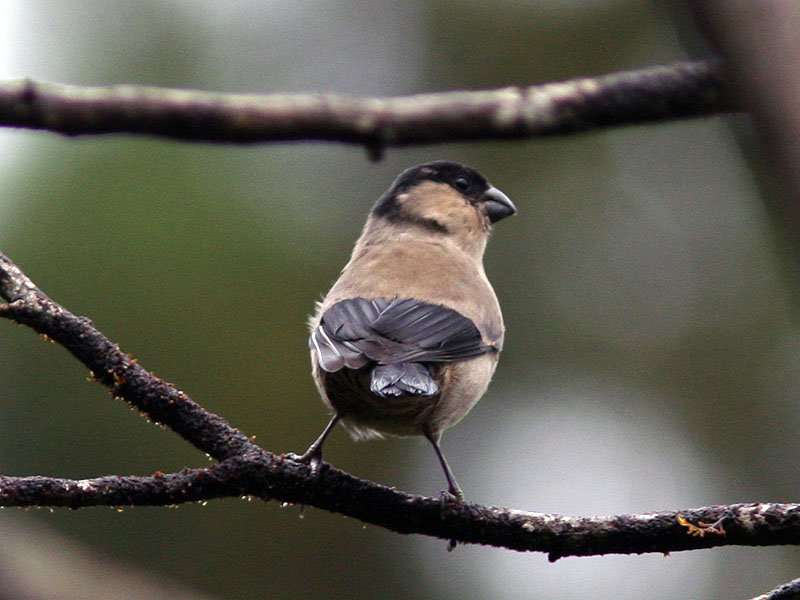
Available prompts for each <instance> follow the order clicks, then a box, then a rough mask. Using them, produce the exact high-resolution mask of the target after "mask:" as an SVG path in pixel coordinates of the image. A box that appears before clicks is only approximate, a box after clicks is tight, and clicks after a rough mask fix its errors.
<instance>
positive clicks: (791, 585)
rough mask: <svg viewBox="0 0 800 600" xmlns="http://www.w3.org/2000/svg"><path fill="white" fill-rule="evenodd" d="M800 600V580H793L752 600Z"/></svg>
mask: <svg viewBox="0 0 800 600" xmlns="http://www.w3.org/2000/svg"><path fill="white" fill-rule="evenodd" d="M797 598H800V579H792V580H791V581H789V582H788V583H784V584H783V585H781V586H778V587H776V588H775V589H774V590H772V591H770V592H767V593H766V594H761V595H760V596H756V597H755V598H753V599H752V600H797Z"/></svg>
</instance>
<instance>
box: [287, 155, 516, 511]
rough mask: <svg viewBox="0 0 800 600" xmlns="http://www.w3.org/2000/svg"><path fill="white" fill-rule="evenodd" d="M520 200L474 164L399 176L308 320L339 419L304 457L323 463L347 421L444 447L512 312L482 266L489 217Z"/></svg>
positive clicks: (355, 428)
mask: <svg viewBox="0 0 800 600" xmlns="http://www.w3.org/2000/svg"><path fill="white" fill-rule="evenodd" d="M515 212H516V208H515V207H514V205H513V204H512V203H511V201H510V200H509V199H508V197H506V196H505V194H503V193H502V192H500V191H499V190H498V189H496V188H494V187H492V186H491V185H490V184H489V183H488V182H487V181H486V179H485V178H484V177H483V176H482V175H481V174H480V173H478V172H477V171H475V170H474V169H472V168H470V167H466V166H463V165H460V164H457V163H453V162H447V161H437V162H432V163H427V164H423V165H419V166H417V167H413V168H411V169H408V170H407V171H405V172H403V173H402V174H400V176H399V177H398V178H397V179H396V180H395V181H394V183H393V184H392V187H391V188H389V190H388V191H387V192H386V193H385V194H384V195H383V196H382V197H381V199H380V200H379V201H378V203H377V204H376V205H375V207H374V208H373V210H372V212H371V214H370V216H369V218H368V219H367V223H366V225H365V226H364V231H363V233H362V234H361V237H360V238H359V239H358V241H357V242H356V245H355V248H354V249H353V254H352V257H351V258H350V262H348V263H347V265H346V266H345V268H344V269H343V270H342V273H341V275H340V277H339V279H338V281H337V282H336V283H335V284H334V285H333V287H332V288H331V290H330V291H329V292H328V294H327V296H326V297H325V299H324V300H323V301H322V302H320V303H318V305H317V311H316V314H315V315H314V316H313V317H312V318H311V319H310V321H309V325H310V328H311V336H310V338H309V346H310V348H311V363H312V373H313V376H314V380H315V382H316V384H317V388H318V389H319V391H320V394H321V395H322V399H323V400H324V401H325V403H326V404H327V405H328V407H329V408H330V409H331V411H333V418H332V419H331V421H330V423H329V424H328V426H327V427H326V428H325V431H323V433H322V435H321V436H320V437H319V439H318V440H317V441H316V442H314V444H312V446H311V447H310V448H309V449H308V451H307V452H306V453H305V454H304V455H303V456H302V457H300V459H301V460H304V461H306V462H310V463H311V465H312V468H314V469H315V470H316V469H318V468H319V464H320V462H321V460H322V444H323V442H324V441H325V438H326V437H327V435H328V434H329V433H330V431H331V430H332V428H333V427H334V426H335V424H336V423H337V422H339V421H341V422H342V424H343V425H344V426H345V427H346V428H347V429H348V430H349V431H350V432H351V433H352V434H353V435H354V436H355V437H358V438H372V437H381V436H382V435H383V434H389V435H424V436H425V437H426V438H427V439H428V440H430V442H431V444H433V447H434V450H435V451H436V455H437V457H438V459H439V461H440V463H441V465H442V468H443V470H444V473H445V476H446V478H447V483H448V490H449V492H450V493H451V494H453V495H454V496H456V497H457V498H462V497H463V496H462V494H461V490H460V489H459V487H458V484H457V483H456V481H455V478H454V477H453V475H452V472H451V471H450V468H449V467H448V465H447V462H446V460H445V458H444V455H443V454H442V452H441V450H440V447H439V440H440V438H441V434H442V431H444V430H445V429H446V428H448V427H450V426H451V425H454V424H455V423H456V422H458V421H459V420H460V419H461V418H462V417H463V416H464V415H466V414H467V412H469V410H470V409H471V408H472V407H473V406H474V405H475V403H476V402H477V401H478V400H479V399H480V398H481V396H483V394H484V392H485V391H486V388H487V386H488V385H489V380H490V379H491V377H492V374H493V373H494V369H495V367H496V365H497V358H498V354H499V352H500V350H501V349H502V346H503V333H504V327H503V317H502V314H501V312H500V305H499V304H498V302H497V297H496V296H495V293H494V290H493V289H492V286H491V284H490V283H489V280H488V279H487V278H486V274H485V272H484V269H483V252H484V250H485V248H486V243H487V241H488V239H489V232H490V229H491V224H492V223H494V222H496V221H499V220H500V219H502V218H504V217H506V216H509V215H511V214H514V213H515Z"/></svg>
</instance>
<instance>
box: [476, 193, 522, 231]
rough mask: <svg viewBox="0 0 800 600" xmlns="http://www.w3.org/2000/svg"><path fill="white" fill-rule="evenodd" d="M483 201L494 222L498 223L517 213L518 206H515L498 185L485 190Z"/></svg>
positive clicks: (490, 218)
mask: <svg viewBox="0 0 800 600" xmlns="http://www.w3.org/2000/svg"><path fill="white" fill-rule="evenodd" d="M481 202H483V204H484V206H486V214H487V215H488V216H489V220H490V221H491V222H492V223H497V222H498V221H499V220H500V219H505V218H506V217H508V216H510V215H515V214H517V207H516V206H514V203H513V202H511V199H510V198H509V197H508V196H506V195H505V194H504V193H503V192H501V191H500V190H498V189H497V188H496V187H490V188H489V189H488V190H486V191H485V192H483V195H482V196H481Z"/></svg>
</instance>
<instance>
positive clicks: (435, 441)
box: [425, 427, 464, 552]
mask: <svg viewBox="0 0 800 600" xmlns="http://www.w3.org/2000/svg"><path fill="white" fill-rule="evenodd" d="M425 437H426V438H428V441H429V442H430V443H431V445H432V446H433V451H434V452H436V457H437V458H438V459H439V464H440V465H442V470H443V471H444V476H445V478H446V479H447V491H446V492H445V491H444V490H442V492H441V494H439V502H440V503H441V508H442V518H444V515H445V510H446V509H447V504H448V502H463V501H464V492H462V491H461V488H460V487H458V483H456V478H455V477H454V476H453V472H452V471H451V470H450V465H448V464H447V459H446V458H445V457H444V454H443V453H442V449H441V448H440V447H439V441H440V440H441V437H442V434H441V432H436V433H434V432H432V431H431V430H430V429H428V428H427V427H426V428H425ZM456 544H457V542H456V540H450V541H448V542H447V551H448V552H450V551H452V550H454V549H455V547H456Z"/></svg>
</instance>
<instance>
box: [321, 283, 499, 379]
mask: <svg viewBox="0 0 800 600" xmlns="http://www.w3.org/2000/svg"><path fill="white" fill-rule="evenodd" d="M309 346H310V347H311V348H313V349H314V350H316V352H317V357H318V360H319V363H320V366H321V367H322V368H323V369H324V370H326V371H329V372H333V371H338V370H339V369H341V368H343V367H348V368H351V369H358V368H360V367H362V366H364V365H365V364H367V363H368V362H370V361H372V362H376V363H378V364H382V365H391V364H398V363H403V362H450V361H454V360H460V359H465V358H472V357H474V356H479V355H481V354H484V353H486V352H489V351H492V350H495V349H496V348H495V347H494V346H489V345H486V344H484V343H483V340H482V338H481V333H480V331H478V328H477V327H476V326H475V324H474V323H473V322H472V321H471V320H470V319H468V318H467V317H465V316H464V315H462V314H460V313H458V312H456V311H455V310H452V309H450V308H445V307H444V306H438V305H436V304H428V303H426V302H421V301H419V300H412V299H395V300H391V301H388V300H366V299H364V298H351V299H349V300H342V301H340V302H337V303H336V304H334V305H333V306H331V307H330V308H328V309H327V310H326V311H325V312H324V313H323V315H322V319H321V320H320V323H319V326H318V327H317V328H316V329H315V330H314V331H313V332H311V336H310V338H309Z"/></svg>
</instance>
